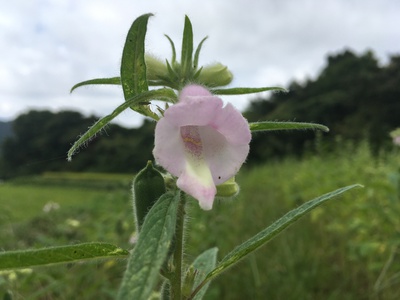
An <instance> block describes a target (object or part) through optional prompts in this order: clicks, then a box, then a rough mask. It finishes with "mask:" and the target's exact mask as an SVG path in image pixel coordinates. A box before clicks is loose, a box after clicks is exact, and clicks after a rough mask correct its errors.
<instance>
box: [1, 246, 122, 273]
mask: <svg viewBox="0 0 400 300" xmlns="http://www.w3.org/2000/svg"><path fill="white" fill-rule="evenodd" d="M128 254H129V252H128V251H127V250H124V249H121V248H118V247H117V246H114V245H111V244H106V243H85V244H76V245H69V246H60V247H50V248H43V249H32V250H23V251H8V252H2V253H0V270H6V269H17V268H29V267H35V266H44V265H52V264H60V263H72V262H79V261H86V260H94V259H104V258H121V257H127V256H128Z"/></svg>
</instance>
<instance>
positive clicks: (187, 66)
mask: <svg viewBox="0 0 400 300" xmlns="http://www.w3.org/2000/svg"><path fill="white" fill-rule="evenodd" d="M192 58H193V29H192V23H190V20H189V18H188V16H186V17H185V28H184V29H183V39H182V55H181V65H182V73H183V74H184V75H185V79H188V76H190V71H191V69H192Z"/></svg>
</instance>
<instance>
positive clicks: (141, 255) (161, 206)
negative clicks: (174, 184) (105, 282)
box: [118, 193, 180, 300]
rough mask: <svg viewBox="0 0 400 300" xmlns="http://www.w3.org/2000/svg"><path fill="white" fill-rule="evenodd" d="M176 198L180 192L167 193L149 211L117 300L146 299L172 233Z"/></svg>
mask: <svg viewBox="0 0 400 300" xmlns="http://www.w3.org/2000/svg"><path fill="white" fill-rule="evenodd" d="M179 198H180V197H179V193H176V194H173V193H166V194H164V195H163V196H161V197H160V199H159V200H158V201H157V202H156V204H154V206H153V207H152V208H151V209H150V211H149V213H148V214H147V216H146V219H145V221H144V223H143V227H142V230H141V232H140V234H139V238H138V241H137V244H136V246H135V248H134V250H133V252H132V254H131V256H130V258H129V262H128V267H127V270H126V272H125V275H124V278H123V281H122V285H121V288H120V290H119V294H118V299H120V300H125V299H135V300H147V299H149V296H150V294H151V292H152V291H153V288H154V285H155V284H156V283H157V279H158V276H159V271H160V268H161V266H162V264H163V262H164V261H165V258H166V256H167V253H168V249H169V247H170V245H171V240H172V237H173V235H174V232H175V225H176V214H177V208H178V203H179Z"/></svg>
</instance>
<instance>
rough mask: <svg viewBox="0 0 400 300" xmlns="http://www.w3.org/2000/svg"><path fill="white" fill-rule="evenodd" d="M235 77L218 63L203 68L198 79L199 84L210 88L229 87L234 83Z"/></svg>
mask: <svg viewBox="0 0 400 300" xmlns="http://www.w3.org/2000/svg"><path fill="white" fill-rule="evenodd" d="M232 79H233V75H232V73H231V71H229V70H228V67H227V66H224V65H223V64H221V63H216V64H213V65H210V66H206V67H203V68H202V69H201V71H200V74H199V76H198V77H197V82H199V83H201V84H204V85H206V86H208V87H217V86H224V85H228V84H230V83H231V82H232Z"/></svg>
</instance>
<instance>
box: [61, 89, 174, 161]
mask: <svg viewBox="0 0 400 300" xmlns="http://www.w3.org/2000/svg"><path fill="white" fill-rule="evenodd" d="M150 100H162V101H167V102H175V101H176V94H175V93H174V92H173V91H172V90H170V89H158V90H152V91H148V92H145V93H142V94H140V95H137V96H135V97H133V98H132V99H129V100H127V101H126V102H124V103H123V104H121V105H120V106H118V107H117V108H116V109H115V110H114V111H113V112H112V113H111V114H110V115H108V116H105V117H104V118H101V119H100V120H98V121H97V122H96V123H94V125H93V126H92V127H90V128H89V130H88V131H86V133H84V134H83V135H82V136H81V137H80V138H79V139H78V140H77V141H76V142H75V143H74V145H73V146H72V147H71V149H69V151H68V160H69V161H70V160H71V159H72V155H74V154H75V152H76V151H77V150H78V149H79V148H80V147H81V146H82V145H84V144H85V143H86V142H87V141H89V140H90V139H91V138H93V137H94V136H95V135H96V134H97V133H98V132H99V131H100V130H102V129H103V128H104V126H106V125H107V124H108V123H110V122H111V121H112V120H113V119H114V118H115V117H117V116H118V115H119V114H120V113H121V112H123V111H124V110H125V109H127V108H129V107H137V108H140V107H141V106H143V105H141V104H140V103H143V102H144V103H146V102H148V101H150ZM144 107H145V108H146V107H147V106H144ZM155 117H157V115H155Z"/></svg>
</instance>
